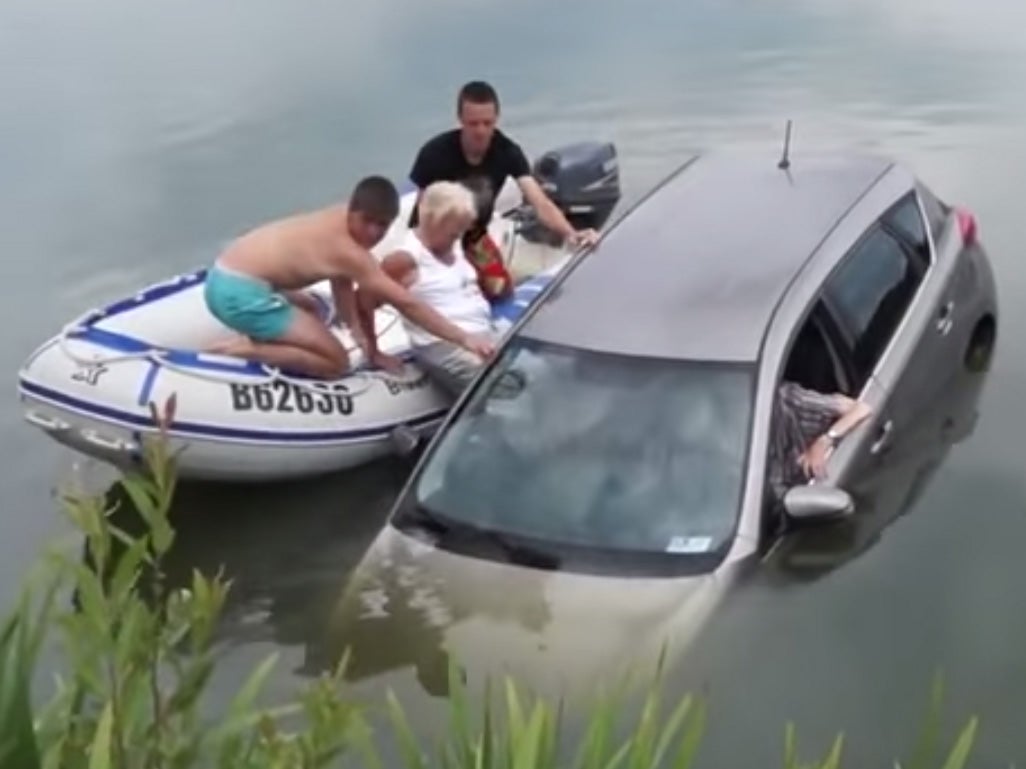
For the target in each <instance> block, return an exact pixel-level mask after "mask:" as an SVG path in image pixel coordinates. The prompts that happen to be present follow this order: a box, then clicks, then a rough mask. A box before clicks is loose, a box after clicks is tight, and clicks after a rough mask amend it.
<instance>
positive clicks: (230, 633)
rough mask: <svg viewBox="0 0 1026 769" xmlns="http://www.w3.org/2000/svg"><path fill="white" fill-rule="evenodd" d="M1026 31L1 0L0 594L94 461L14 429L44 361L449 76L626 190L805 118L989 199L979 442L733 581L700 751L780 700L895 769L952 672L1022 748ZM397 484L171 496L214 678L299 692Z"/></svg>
mask: <svg viewBox="0 0 1026 769" xmlns="http://www.w3.org/2000/svg"><path fill="white" fill-rule="evenodd" d="M1024 25H1026V5H1023V4H1022V3H1021V2H1015V1H1014V0H980V2H979V3H977V4H976V5H975V6H973V7H972V8H970V6H969V4H967V3H964V2H963V3H958V2H955V0H937V1H936V2H933V3H931V4H928V5H927V4H922V5H920V4H918V3H917V4H913V3H912V2H911V1H910V0H887V1H885V0H834V2H832V3H821V2H819V3H817V2H812V1H811V0H781V2H777V3H769V4H768V3H757V2H753V1H752V0H735V1H734V2H722V1H720V2H713V1H712V0H704V2H703V1H701V0H700V1H699V2H690V3H681V2H649V3H641V4H637V3H624V2H622V0H592V2H590V3H588V4H587V5H585V4H583V3H551V2H542V1H541V0H523V2H520V3H518V4H515V5H498V4H486V3H481V4H477V5H474V4H469V3H464V2H455V0H436V1H435V2H432V3H424V2H412V0H407V1H406V2H403V1H402V0H376V2H359V1H358V0H354V2H349V3H344V4H343V3H338V2H327V1H326V0H317V1H311V2H304V3H286V2H278V3H273V2H269V0H249V2H247V3H239V2H232V3H210V2H199V1H198V0H180V2H176V3H172V4H163V5H159V4H147V3H138V2H129V1H128V0H95V2H92V3H72V2H63V3H61V2H54V1H53V0H6V2H4V3H2V4H0V239H2V243H3V247H4V251H5V253H6V256H5V258H4V259H3V261H2V263H0V274H2V282H0V285H2V286H3V291H4V296H5V305H6V313H5V317H7V320H6V321H5V324H6V330H5V333H4V334H3V341H2V342H0V363H2V365H3V370H4V371H6V372H8V377H9V382H10V386H11V390H10V391H9V393H10V396H9V399H8V401H7V404H6V407H5V408H4V409H3V410H2V411H0V418H2V419H3V420H4V422H3V427H4V430H3V432H2V436H3V437H2V440H3V442H4V445H3V456H4V457H5V462H4V468H3V470H2V471H0V472H2V476H0V477H2V478H3V481H4V490H5V492H6V493H5V494H4V499H5V509H4V512H3V517H2V519H0V594H2V596H3V598H4V600H5V601H7V600H9V599H10V598H11V597H12V596H13V594H14V591H15V589H16V587H17V585H18V582H19V580H20V578H21V577H22V575H23V574H24V572H25V570H26V569H27V568H28V567H29V566H30V564H31V563H32V560H33V558H34V555H35V554H36V553H37V552H38V551H39V549H40V548H41V547H42V546H43V545H44V543H45V541H46V539H47V538H48V537H49V536H51V535H55V534H58V533H60V532H62V531H63V526H62V523H61V519H60V518H59V516H58V514H57V511H56V506H55V503H54V497H53V494H54V490H55V488H56V485H57V484H58V483H60V482H63V481H64V480H66V479H68V478H72V477H81V476H83V474H84V475H88V476H90V477H92V475H93V474H95V473H96V472H98V470H97V469H96V468H90V467H89V466H88V463H82V462H79V461H76V460H75V459H74V458H73V457H71V456H70V455H69V454H68V453H67V452H64V451H62V450H59V449H58V448H57V447H56V446H55V445H54V444H52V443H51V442H49V441H48V440H46V439H45V438H44V437H43V436H42V435H41V434H39V433H38V432H37V431H36V430H34V429H31V428H29V427H28V426H26V425H24V424H23V423H22V422H21V416H20V410H19V407H18V403H17V401H16V398H15V396H14V392H13V387H14V382H15V375H16V371H17V367H18V365H19V364H20V363H21V361H22V360H23V359H24V357H25V356H26V355H27V354H28V353H29V352H30V351H31V349H32V348H33V347H34V346H35V345H36V344H38V343H39V342H40V341H42V340H43V339H44V338H45V337H46V336H48V335H50V334H52V333H53V332H54V331H55V330H56V329H57V328H58V327H59V326H60V325H61V324H62V323H64V322H65V321H67V320H68V319H69V318H70V317H71V316H73V315H75V314H78V313H79V312H81V311H83V310H84V309H87V308H89V307H91V306H93V305H95V304H98V303H100V302H104V301H106V300H109V299H111V298H112V297H116V296H119V295H123V294H124V293H126V292H129V291H132V290H133V289H135V288H136V287H137V286H139V285H140V284H141V283H144V282H147V281H153V280H158V279H161V278H163V277H165V276H167V275H168V274H169V273H172V272H175V271H179V270H183V269H186V268H190V267H193V266H195V265H196V264H198V263H202V262H205V261H207V260H209V259H210V258H212V257H213V255H214V254H215V253H216V252H217V250H218V248H219V247H220V245H221V244H223V243H224V242H225V241H226V240H228V239H229V238H231V237H232V236H233V235H235V234H237V233H239V232H241V231H242V230H244V229H246V228H248V227H250V226H252V225H254V224H256V223H258V222H260V221H262V220H264V219H266V218H269V217H274V216H278V215H281V214H285V213H288V212H292V211H295V210H297V209H302V208H304V207H308V206H316V205H320V204H323V203H325V202H326V201H331V200H335V199H337V198H338V197H339V196H341V195H344V194H346V192H347V191H348V190H349V189H350V186H351V184H352V183H353V182H354V181H355V180H356V179H357V178H358V177H359V176H361V175H363V174H366V173H371V172H384V173H387V174H390V175H392V176H393V177H394V178H396V179H398V178H401V177H402V176H403V175H404V174H405V172H406V171H407V169H408V167H409V164H410V162H411V160H412V157H413V153H414V151H415V149H416V147H417V146H418V145H419V143H420V142H421V141H422V140H423V139H424V138H426V137H427V136H428V135H430V134H431V133H433V132H435V131H437V130H441V129H443V128H446V127H448V126H449V125H451V124H452V121H453V106H454V105H453V101H454V95H455V90H456V88H457V87H458V85H459V84H460V83H461V82H463V81H464V80H466V79H469V78H472V77H474V78H476V77H483V78H487V79H489V80H491V81H493V82H494V83H495V84H496V85H497V86H498V88H499V89H500V93H501V96H502V98H503V103H504V114H503V121H504V122H503V125H504V127H505V128H506V129H507V130H508V131H509V132H510V133H512V134H513V135H514V136H515V137H516V138H517V139H519V140H520V141H521V142H522V143H523V144H524V145H525V147H526V148H527V149H528V150H529V151H530V152H531V153H532V154H535V155H537V154H538V153H540V152H542V151H543V150H545V149H547V148H549V147H552V146H554V145H557V144H561V143H564V142H570V141H575V140H577V139H582V138H583V139H588V138H601V139H612V140H613V141H615V142H616V144H617V147H618V149H619V152H620V155H621V159H622V168H623V175H624V184H625V186H626V188H625V193H626V196H625V201H624V203H625V204H629V203H630V201H631V200H632V199H633V198H635V197H636V196H637V195H639V194H640V193H641V192H643V191H644V190H646V189H647V188H648V187H649V186H651V185H652V184H654V183H655V182H656V181H657V180H659V179H660V178H661V177H662V176H663V175H664V174H665V173H667V172H668V171H669V170H670V169H671V168H672V167H673V166H674V165H676V164H678V163H679V162H681V161H682V160H683V159H684V158H685V157H686V156H687V155H688V154H689V153H691V152H693V151H696V150H700V149H704V148H709V147H713V148H715V147H725V146H730V145H736V144H742V143H743V144H764V145H767V146H776V145H778V144H779V142H780V139H781V137H782V132H783V125H784V122H785V120H786V119H788V118H793V119H794V120H795V121H796V128H795V137H794V157H795V158H796V162H800V155H801V152H802V150H803V149H804V148H807V147H813V146H815V147H821V146H848V147H859V148H869V149H876V150H880V151H883V152H886V153H889V154H892V155H895V156H897V157H899V158H901V159H902V160H904V161H905V162H907V163H908V164H909V165H910V166H911V167H912V168H914V169H915V170H916V171H917V172H918V173H919V174H920V175H921V176H922V177H923V178H924V179H925V180H926V181H927V182H928V183H930V184H931V185H933V186H934V187H935V188H936V189H937V190H938V191H939V192H940V193H941V194H942V195H943V196H944V197H946V198H948V199H950V200H952V201H955V202H959V203H962V204H965V205H968V206H969V207H970V208H971V209H973V210H974V211H975V212H976V214H977V215H978V217H979V221H980V224H981V231H982V235H983V237H984V238H985V243H986V245H987V247H988V248H989V250H990V253H991V255H992V258H993V260H994V263H995V268H996V271H997V275H998V280H999V288H1000V301H1001V311H1002V317H1001V322H1000V326H999V337H1000V344H999V352H998V356H997V361H996V365H995V369H994V372H993V374H992V376H991V380H990V384H989V387H988V389H987V391H986V394H985V397H984V400H983V408H982V418H981V420H980V423H979V426H978V428H977V431H976V433H975V435H974V436H973V438H972V439H971V441H970V442H968V443H967V444H965V445H963V446H960V447H958V448H957V449H956V450H955V452H954V453H953V454H952V455H951V457H950V458H949V460H948V462H947V464H946V465H945V466H944V468H943V470H942V471H941V472H940V473H939V474H938V476H937V477H936V479H935V480H934V482H933V483H932V485H931V486H930V487H929V489H928V491H927V492H926V493H925V494H924V496H923V497H922V498H921V499H920V501H919V502H918V504H917V505H916V507H915V509H914V510H912V511H911V513H910V514H909V515H907V516H905V517H904V518H903V519H901V520H900V521H899V522H898V523H897V524H895V525H894V526H893V527H891V528H890V529H889V530H888V531H887V532H886V534H885V536H884V537H883V538H882V539H881V540H880V541H879V542H878V543H876V545H875V546H874V547H873V548H872V549H870V550H869V551H868V552H867V553H866V554H865V555H863V556H862V557H860V558H858V559H856V560H855V561H853V562H852V563H851V564H849V565H848V566H846V567H844V568H842V569H840V570H838V571H837V572H835V573H833V574H832V575H831V576H829V577H828V578H825V579H821V580H818V581H815V582H811V583H809V584H806V585H796V586H792V587H791V588H790V589H788V590H763V591H759V590H753V591H751V592H750V593H748V594H746V595H744V596H742V597H741V598H740V599H739V600H738V601H736V602H735V603H733V604H732V605H731V608H730V610H729V611H728V612H727V613H726V614H724V615H723V616H722V617H718V618H717V620H716V621H715V622H714V623H713V624H712V625H711V626H710V628H709V632H708V634H707V636H706V637H705V638H704V639H703V640H702V641H701V642H700V643H699V644H698V645H697V646H696V648H695V650H694V654H693V656H692V657H691V658H689V661H688V662H687V663H686V664H682V665H681V666H679V668H678V669H677V672H675V673H674V674H673V676H672V677H671V685H672V686H673V688H674V689H676V690H677V691H680V692H683V691H685V690H687V689H694V688H701V689H702V690H703V691H705V693H706V694H707V696H709V697H710V702H711V706H712V725H711V732H710V734H709V738H708V741H707V744H706V749H705V751H706V753H707V756H708V757H709V758H710V761H709V763H708V765H710V766H712V765H716V764H717V763H718V762H719V761H720V760H723V761H725V760H726V759H727V758H729V759H734V760H736V762H737V763H735V764H734V765H750V766H751V765H756V761H755V759H754V757H755V756H763V757H764V758H765V757H766V756H767V755H768V756H769V757H770V759H771V760H772V761H776V760H778V757H779V756H780V755H781V751H782V736H783V726H784V722H785V720H787V719H792V720H794V721H795V723H796V724H797V725H798V728H799V734H800V735H801V737H802V741H803V742H802V744H803V746H804V747H805V748H807V749H808V750H809V751H818V752H822V751H823V750H824V749H825V747H826V746H827V744H828V741H829V740H830V739H831V737H832V736H833V735H834V734H835V733H836V732H837V731H840V730H843V731H844V732H845V734H846V743H847V746H848V752H849V756H850V758H851V759H855V760H852V761H851V763H850V764H849V765H852V766H854V765H863V766H869V765H871V762H875V763H873V765H876V766H885V765H887V766H889V765H890V763H889V760H890V759H892V758H893V757H895V756H897V755H899V754H901V753H903V751H905V749H906V748H907V747H908V746H910V744H911V740H912V737H913V735H914V729H915V727H916V726H917V725H918V724H919V722H920V718H921V716H922V714H923V713H924V711H925V707H926V702H927V695H928V690H929V686H930V681H931V677H932V675H933V674H934V672H935V671H937V670H943V671H944V672H945V674H946V677H947V682H948V683H947V686H948V713H949V715H950V719H949V722H948V723H949V725H950V726H951V727H952V731H951V733H952V734H953V733H954V732H953V729H954V726H955V725H957V724H961V723H962V722H964V720H965V718H967V717H968V716H969V715H970V714H973V713H976V714H979V715H980V716H981V719H982V728H981V733H980V746H979V749H978V754H977V755H978V756H979V757H980V758H981V762H980V763H979V765H980V766H983V765H994V766H997V765H1001V766H1007V765H1008V762H1009V761H1012V760H1016V761H1020V762H1022V761H1026V736H1022V731H1021V730H1022V726H1023V723H1024V720H1023V714H1024V712H1026V711H1024V709H1026V598H1024V597H1023V591H1022V584H1023V574H1024V566H1023V558H1022V542H1023V540H1024V538H1026V482H1024V472H1023V470H1024V467H1026V454H1024V452H1023V440H1022V435H1023V430H1024V429H1026V409H1023V407H1022V396H1023V393H1026V354H1024V353H1023V351H1022V346H1021V345H1020V344H1019V343H1016V342H1015V341H1014V340H1015V339H1016V338H1017V331H1016V330H1017V329H1020V328H1022V327H1023V326H1024V324H1026V302H1024V301H1023V297H1026V285H1024V284H1026V267H1024V266H1023V264H1022V253H1023V251H1022V240H1021V238H1022V237H1023V235H1024V231H1023V227H1022V222H1023V213H1022V201H1023V192H1024V190H1026V184H1024V180H1026V143H1024V141H1023V137H1024V136H1026V98H1024V96H1023V90H1022V87H1021V85H1020V86H1015V83H1016V82H1019V83H1021V82H1022V79H1023V76H1024V74H1026V35H1024V33H1023V31H1022V30H1023V29H1024ZM750 258H752V259H757V258H758V254H751V255H750ZM403 473H404V467H403V466H402V465H401V464H399V463H389V462H385V463H382V464H380V465H378V466H375V467H371V468H368V469H366V470H365V471H361V472H358V473H350V474H347V475H344V476H339V477H334V478H329V479H324V480H322V481H318V482H315V483H304V484H291V485H281V486H275V487H273V488H270V489H259V490H255V489H246V488H241V489H240V488H220V487H214V486H207V487H202V488H187V489H185V490H184V491H183V495H182V498H181V499H180V504H179V507H180V508H181V513H182V521H183V523H182V525H183V530H182V533H181V541H180V546H179V550H178V552H177V553H176V568H181V569H187V568H190V567H192V566H198V567H201V568H215V567H216V566H217V565H219V564H222V563H223V564H224V565H225V567H226V571H227V573H228V574H229V576H231V577H233V578H234V579H235V582H236V586H235V591H234V594H233V595H234V598H233V602H232V604H231V606H230V607H229V611H228V616H227V618H226V623H225V629H224V634H223V637H224V639H225V641H226V644H228V645H229V650H230V653H229V654H228V655H227V657H226V663H225V666H224V669H223V671H222V673H223V675H224V676H225V678H226V680H228V681H231V680H232V679H233V677H236V676H237V675H241V671H242V670H243V669H244V668H245V667H246V666H248V665H250V664H252V663H253V662H254V661H255V660H256V659H258V658H259V657H261V656H263V655H264V654H266V653H267V652H269V651H272V650H278V651H280V652H281V654H282V659H281V661H280V665H279V677H278V679H276V681H275V686H276V688H277V689H278V691H285V690H286V689H287V688H288V687H290V686H292V685H293V684H294V683H295V681H296V680H300V679H301V678H302V676H303V665H304V660H305V659H307V658H308V656H309V655H310V654H311V653H312V652H311V648H312V647H313V646H315V645H316V643H317V633H318V632H319V629H320V628H321V627H322V626H323V622H324V617H325V614H326V613H327V612H328V611H329V609H330V607H331V605H332V604H333V603H334V602H335V601H336V600H337V598H338V596H339V594H340V593H341V591H342V589H343V587H344V585H345V581H346V577H347V574H348V573H349V571H350V570H351V569H352V568H353V566H354V564H355V563H356V561H357V559H358V558H359V556H360V554H361V553H362V552H363V550H364V549H365V548H366V546H367V545H368V543H369V542H370V540H371V539H372V538H373V536H374V534H375V533H376V532H377V530H378V528H379V527H380V525H381V523H382V521H383V517H384V515H385V513H386V512H387V508H388V505H389V503H390V502H391V500H392V498H393V495H394V493H395V492H396V490H397V489H398V486H399V484H400V483H401V482H402V479H403ZM495 600H496V602H501V601H503V600H504V597H503V596H502V595H501V594H497V595H496V598H495ZM386 683H387V685H389V686H395V687H397V688H399V689H400V690H401V691H402V692H404V693H408V697H409V701H410V702H411V703H412V704H411V707H412V708H414V710H415V712H416V713H417V714H418V715H419V716H421V717H422V718H423V719H424V722H425V723H426V722H428V721H429V720H430V719H431V718H432V717H433V715H432V714H433V713H435V712H436V708H437V707H438V706H439V702H438V701H437V700H434V699H432V698H430V697H427V696H423V695H420V694H418V692H419V691H420V687H419V684H418V682H417V681H416V679H415V677H414V674H413V673H412V671H411V669H410V668H409V664H407V665H406V666H398V667H396V669H394V670H393V671H391V672H390V673H388V674H387V675H386V676H383V677H381V678H377V679H373V678H372V679H369V680H368V681H365V682H363V683H362V684H361V687H362V689H363V690H365V691H369V692H371V693H375V692H378V693H380V692H381V691H382V690H383V689H382V687H383V686H384V685H385V684H386ZM714 757H715V760H714ZM863 762H864V763H863ZM988 762H990V763H988ZM720 765H726V763H721V764H720ZM759 765H767V764H765V763H759Z"/></svg>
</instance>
